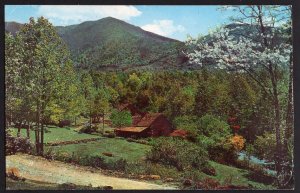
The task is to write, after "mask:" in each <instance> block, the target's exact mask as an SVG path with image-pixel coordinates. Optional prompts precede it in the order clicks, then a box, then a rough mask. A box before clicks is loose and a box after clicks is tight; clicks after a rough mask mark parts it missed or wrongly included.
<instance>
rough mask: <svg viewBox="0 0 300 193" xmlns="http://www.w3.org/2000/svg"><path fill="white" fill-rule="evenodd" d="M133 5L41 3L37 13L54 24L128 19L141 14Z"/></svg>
mask: <svg viewBox="0 0 300 193" xmlns="http://www.w3.org/2000/svg"><path fill="white" fill-rule="evenodd" d="M141 14H142V12H141V11H139V10H138V9H137V8H136V7H134V6H126V5H41V6H39V7H38V15H39V16H44V17H46V18H48V19H49V20H50V21H51V22H53V23H54V25H70V24H78V23H81V22H83V21H93V20H98V19H101V18H104V17H108V16H111V17H114V18H117V19H121V20H130V18H131V17H136V16H139V15H141Z"/></svg>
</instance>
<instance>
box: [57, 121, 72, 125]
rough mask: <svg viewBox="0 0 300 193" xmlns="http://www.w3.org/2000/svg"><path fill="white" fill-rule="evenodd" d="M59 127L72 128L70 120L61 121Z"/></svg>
mask: <svg viewBox="0 0 300 193" xmlns="http://www.w3.org/2000/svg"><path fill="white" fill-rule="evenodd" d="M58 126H59V127H65V126H71V121H70V120H62V121H59V123H58Z"/></svg>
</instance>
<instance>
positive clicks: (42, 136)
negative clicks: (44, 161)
mask: <svg viewBox="0 0 300 193" xmlns="http://www.w3.org/2000/svg"><path fill="white" fill-rule="evenodd" d="M41 124H42V125H41V143H40V144H41V147H40V148H41V149H40V155H43V154H44V123H43V121H42V123H41Z"/></svg>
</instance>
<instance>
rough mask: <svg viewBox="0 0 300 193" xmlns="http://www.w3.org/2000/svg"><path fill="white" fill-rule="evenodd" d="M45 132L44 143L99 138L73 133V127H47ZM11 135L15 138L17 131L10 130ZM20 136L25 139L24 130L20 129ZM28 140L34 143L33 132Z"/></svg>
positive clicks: (14, 129)
mask: <svg viewBox="0 0 300 193" xmlns="http://www.w3.org/2000/svg"><path fill="white" fill-rule="evenodd" d="M47 130H48V131H47V132H45V134H44V135H45V136H44V142H45V143H48V142H62V141H71V140H80V139H89V138H99V136H97V135H90V134H86V133H78V132H76V131H75V128H74V127H69V128H67V127H63V128H60V127H47ZM11 131H12V135H13V136H17V132H18V130H17V129H16V128H11ZM21 136H22V137H26V130H25V129H21ZM30 139H31V140H33V141H34V139H35V134H34V131H30Z"/></svg>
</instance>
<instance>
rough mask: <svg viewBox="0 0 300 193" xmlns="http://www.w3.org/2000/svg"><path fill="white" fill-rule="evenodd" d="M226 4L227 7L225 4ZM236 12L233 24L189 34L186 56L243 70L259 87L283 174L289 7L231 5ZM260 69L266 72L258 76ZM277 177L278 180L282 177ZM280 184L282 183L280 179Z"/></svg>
mask: <svg viewBox="0 0 300 193" xmlns="http://www.w3.org/2000/svg"><path fill="white" fill-rule="evenodd" d="M225 8H229V7H225ZM230 9H233V10H234V11H236V12H238V14H237V15H236V17H234V18H231V19H232V20H233V21H234V22H235V24H233V25H227V26H225V27H222V28H219V29H217V30H215V31H213V32H211V33H210V34H209V35H208V36H202V37H199V38H198V39H192V38H189V39H188V40H187V42H186V44H187V45H188V46H189V48H190V50H189V52H188V53H187V56H188V58H189V60H190V62H191V63H195V64H199V65H201V66H208V65H212V66H213V67H216V68H219V69H227V70H228V71H235V72H239V73H246V74H247V75H249V76H250V77H251V78H252V79H253V80H254V81H256V82H257V84H258V85H259V86H260V87H261V89H262V91H263V92H265V93H266V94H267V96H268V98H269V100H271V101H272V103H273V112H274V114H273V116H272V117H271V118H273V119H274V128H275V131H276V132H275V133H276V153H275V154H276V155H275V163H276V170H277V172H278V174H279V176H284V175H283V173H282V171H283V170H282V169H283V160H282V157H284V155H283V151H282V150H283V149H282V136H281V133H282V131H281V130H282V127H283V125H282V118H283V115H282V114H281V110H282V109H283V107H281V105H280V98H281V97H282V96H281V93H280V92H279V85H280V83H281V82H280V81H281V80H280V76H281V74H282V72H286V71H287V69H290V70H289V73H290V80H289V82H290V83H289V85H290V88H289V92H288V95H287V93H283V94H284V97H286V98H288V105H287V107H286V109H287V110H286V111H287V112H286V127H289V129H285V131H286V133H285V138H287V137H290V136H291V133H292V132H291V130H292V129H291V127H292V120H293V119H292V118H293V117H292V112H293V110H292V103H293V101H292V92H293V91H292V42H291V38H290V36H291V34H290V33H289V31H290V29H291V22H290V21H291V20H290V18H291V7H287V6H260V5H255V6H231V7H230ZM261 72H263V74H264V75H265V76H263V77H262V76H261ZM280 179H283V178H279V181H281V180H280ZM279 184H282V182H280V183H279Z"/></svg>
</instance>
